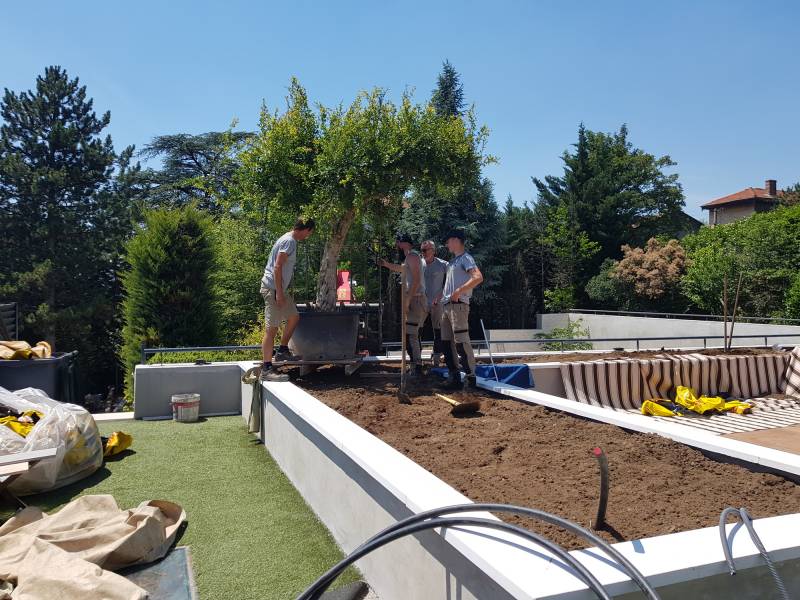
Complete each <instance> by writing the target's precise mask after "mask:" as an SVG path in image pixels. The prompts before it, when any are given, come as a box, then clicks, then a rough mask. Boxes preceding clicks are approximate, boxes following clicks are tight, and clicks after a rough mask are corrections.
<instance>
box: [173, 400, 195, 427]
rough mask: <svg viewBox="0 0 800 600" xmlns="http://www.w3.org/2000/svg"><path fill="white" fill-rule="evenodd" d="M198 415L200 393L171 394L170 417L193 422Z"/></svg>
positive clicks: (183, 421)
mask: <svg viewBox="0 0 800 600" xmlns="http://www.w3.org/2000/svg"><path fill="white" fill-rule="evenodd" d="M199 417H200V394H175V395H174V396H172V418H173V419H174V420H175V421H179V422H181V423H194V422H195V421H197V419H198V418H199Z"/></svg>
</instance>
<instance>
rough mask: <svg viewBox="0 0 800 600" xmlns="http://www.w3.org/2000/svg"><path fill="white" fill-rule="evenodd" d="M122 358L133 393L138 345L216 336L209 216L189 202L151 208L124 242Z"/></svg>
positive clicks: (194, 342) (197, 341) (205, 341)
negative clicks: (169, 206) (159, 208)
mask: <svg viewBox="0 0 800 600" xmlns="http://www.w3.org/2000/svg"><path fill="white" fill-rule="evenodd" d="M126 250H127V256H126V262H127V265H128V268H127V270H126V271H125V272H124V273H122V283H123V287H124V293H125V299H124V300H123V304H122V311H123V316H124V319H125V324H124V326H123V329H122V348H121V352H120V354H121V356H120V358H121V360H122V363H123V365H124V367H125V396H126V398H127V399H128V400H131V399H132V398H133V368H134V366H135V365H136V363H138V362H139V359H140V354H141V351H140V346H141V344H142V343H144V344H146V345H148V346H210V345H213V344H215V343H216V341H217V320H216V315H215V312H214V309H213V294H212V289H211V277H212V274H213V269H214V253H213V247H212V239H211V221H210V219H209V217H207V216H206V215H204V214H203V213H201V212H200V211H198V210H197V209H196V208H195V207H194V206H188V207H184V208H180V209H172V210H167V209H162V210H155V211H151V212H149V213H147V214H146V215H145V227H144V228H143V229H142V230H140V231H139V232H138V233H137V234H136V235H135V236H134V237H133V238H132V239H131V240H130V241H129V242H128V244H127V246H126Z"/></svg>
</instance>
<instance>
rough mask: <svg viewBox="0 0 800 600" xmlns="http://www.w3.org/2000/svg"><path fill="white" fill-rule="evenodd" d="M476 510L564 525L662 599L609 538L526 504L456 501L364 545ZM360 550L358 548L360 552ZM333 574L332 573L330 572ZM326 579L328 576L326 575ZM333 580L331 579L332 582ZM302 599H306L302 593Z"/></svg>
mask: <svg viewBox="0 0 800 600" xmlns="http://www.w3.org/2000/svg"><path fill="white" fill-rule="evenodd" d="M475 511H490V512H500V513H510V514H516V515H520V516H525V517H531V518H534V519H537V520H540V521H543V522H545V523H549V524H550V525H555V526H556V527H560V528H562V529H565V530H567V531H570V532H571V533H573V534H575V535H577V536H579V537H582V538H584V539H585V540H587V541H589V542H590V543H591V544H593V545H595V546H597V547H598V549H600V550H602V551H603V552H604V553H605V554H606V555H607V556H608V557H609V558H611V559H612V560H613V561H614V562H616V563H617V564H618V565H619V566H620V567H621V568H622V570H623V571H624V572H625V573H626V574H627V575H628V576H629V577H630V578H631V580H633V581H634V582H635V583H636V584H637V585H638V586H639V588H640V589H641V590H642V592H644V594H645V596H646V597H647V598H649V599H650V600H659V596H658V594H657V593H656V591H655V590H654V589H653V587H652V586H651V585H650V584H649V583H648V581H647V580H646V579H645V577H644V575H642V574H641V572H640V571H639V570H638V569H637V568H636V567H635V566H634V565H633V563H631V562H630V560H628V559H627V558H626V557H625V556H624V555H623V554H621V553H620V552H619V551H618V550H617V549H616V548H614V547H613V546H611V545H610V544H609V543H607V542H606V541H605V540H603V539H602V538H600V537H599V536H598V535H596V534H594V533H593V532H591V531H589V530H588V529H585V528H583V527H581V526H580V525H578V524H577V523H573V522H572V521H570V520H568V519H564V518H562V517H559V516H557V515H553V514H551V513H547V512H544V511H541V510H537V509H533V508H527V507H524V506H514V505H511V504H494V503H478V504H473V503H470V504H456V505H453V506H446V507H442V508H436V509H432V510H428V511H425V512H421V513H418V514H416V515H412V516H410V517H408V518H406V519H403V520H401V521H398V522H397V523H394V524H393V525H390V526H389V527H387V528H386V529H384V530H383V531H381V532H379V533H378V534H376V535H375V536H373V537H372V538H370V539H369V540H367V541H366V542H365V543H364V544H363V545H362V548H363V547H364V546H367V545H368V544H370V543H371V542H373V541H375V540H377V539H379V538H381V536H384V535H387V534H389V533H391V532H392V531H394V530H396V529H398V528H401V527H405V526H408V525H410V524H413V523H416V522H419V521H424V520H426V519H431V518H436V517H440V516H441V515H448V514H455V513H461V512H475ZM358 550H359V549H356V551H358ZM329 573H330V572H329ZM336 575H338V572H337V573H336V574H335V575H333V577H332V578H330V581H333V579H334V578H335V577H336ZM323 578H326V579H327V577H326V576H325V575H323ZM320 579H322V578H320ZM329 583H330V582H329ZM301 598H303V597H302V596H301ZM306 598H309V599H310V598H311V596H307V597H306Z"/></svg>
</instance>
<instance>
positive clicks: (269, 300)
mask: <svg viewBox="0 0 800 600" xmlns="http://www.w3.org/2000/svg"><path fill="white" fill-rule="evenodd" d="M261 295H262V296H263V297H264V321H265V322H266V324H267V327H280V325H281V323H283V322H284V321H286V320H287V319H289V317H293V316H294V315H296V314H298V313H297V305H295V303H294V298H293V297H292V295H291V294H290V293H288V292H284V295H285V296H286V304H284V305H283V306H278V303H277V302H276V301H275V290H261Z"/></svg>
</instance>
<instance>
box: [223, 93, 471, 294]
mask: <svg viewBox="0 0 800 600" xmlns="http://www.w3.org/2000/svg"><path fill="white" fill-rule="evenodd" d="M470 123H471V122H470V121H465V120H463V119H461V118H458V117H453V116H447V115H439V114H437V113H436V111H435V110H434V109H433V108H432V107H430V106H428V105H420V104H415V103H414V102H413V101H412V98H411V97H410V96H409V95H408V94H404V95H403V96H402V98H401V101H400V102H399V104H395V103H394V102H392V101H391V100H389V99H388V98H387V97H386V93H385V91H384V90H381V89H377V88H376V89H374V90H372V91H370V92H363V93H361V94H359V95H358V96H357V97H356V99H355V100H354V101H353V102H352V103H351V104H350V105H349V106H347V107H345V106H338V107H334V108H327V107H324V106H318V107H316V109H312V108H311V107H310V105H309V102H308V97H307V94H306V91H305V90H304V89H303V87H302V86H301V85H300V84H299V82H298V81H297V80H292V83H291V86H290V88H289V95H288V98H287V106H286V110H285V111H284V112H278V111H270V110H268V109H267V108H264V109H263V110H262V113H261V121H260V127H259V132H258V134H257V136H256V137H255V138H254V139H253V140H252V142H251V143H250V145H249V146H248V148H247V149H246V150H245V151H244V152H243V153H242V154H241V161H242V168H241V169H240V170H239V172H238V174H237V181H238V183H239V193H238V194H237V195H235V197H234V200H233V201H234V202H237V203H238V204H239V205H240V206H241V207H242V208H243V209H244V210H250V211H254V212H256V213H262V214H269V213H270V212H271V211H273V210H278V211H282V212H284V213H286V212H287V209H288V212H289V213H290V214H291V212H292V211H295V212H297V213H303V214H305V215H307V216H313V217H316V218H317V221H318V223H320V224H321V227H320V229H321V231H320V233H321V234H322V235H323V236H325V239H326V244H325V249H324V251H323V254H322V258H321V262H320V268H319V278H318V292H317V304H318V306H319V307H320V308H322V309H331V308H333V306H334V305H335V298H336V295H335V294H336V289H335V288H336V266H337V262H338V259H339V254H340V252H341V249H342V247H343V245H344V243H345V240H346V238H347V234H348V232H349V230H350V227H351V226H352V224H353V222H354V221H355V220H356V218H357V217H359V218H360V219H362V220H363V221H365V222H367V223H369V222H379V221H384V220H386V218H387V217H388V216H389V215H392V216H394V217H396V216H397V215H399V212H400V209H401V206H402V201H403V198H404V197H405V195H406V193H407V192H408V190H409V189H410V188H411V187H412V186H413V185H415V184H416V185H425V186H436V185H447V184H454V183H456V182H457V181H459V180H460V178H462V177H464V174H465V173H468V172H469V171H470V169H478V168H479V167H480V164H481V162H482V160H483V156H482V155H481V154H480V148H481V147H482V146H481V143H480V141H481V139H482V137H483V136H484V135H485V132H484V131H483V130H481V129H478V128H475V127H472V126H470Z"/></svg>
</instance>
